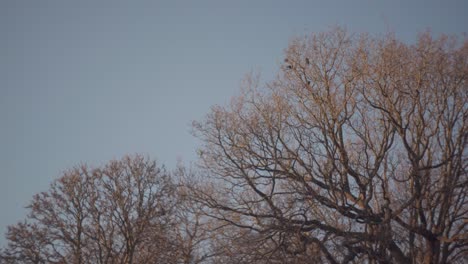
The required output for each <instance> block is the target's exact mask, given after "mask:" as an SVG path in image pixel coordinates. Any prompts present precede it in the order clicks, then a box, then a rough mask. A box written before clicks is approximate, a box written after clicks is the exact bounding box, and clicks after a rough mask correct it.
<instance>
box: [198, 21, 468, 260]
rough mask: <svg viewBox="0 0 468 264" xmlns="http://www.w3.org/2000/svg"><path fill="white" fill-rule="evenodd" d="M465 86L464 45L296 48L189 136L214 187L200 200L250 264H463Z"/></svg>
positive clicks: (319, 44)
mask: <svg viewBox="0 0 468 264" xmlns="http://www.w3.org/2000/svg"><path fill="white" fill-rule="evenodd" d="M467 81H468V41H466V40H465V39H464V40H463V41H462V42H461V43H460V42H458V41H457V40H456V39H455V38H451V37H445V36H442V37H439V38H437V39H434V38H433V37H432V36H431V35H430V34H429V33H425V34H421V35H420V36H419V39H418V41H417V42H416V43H415V44H412V45H408V44H405V43H402V42H400V41H398V40H397V39H396V38H395V37H394V36H392V35H387V36H385V37H383V38H372V37H369V36H359V37H356V36H349V35H348V34H347V33H346V32H345V31H344V30H342V29H336V30H333V31H330V32H326V33H321V34H315V35H312V36H310V37H304V38H297V39H295V40H293V41H292V42H291V44H290V46H289V47H288V48H287V50H286V59H285V62H284V65H283V67H282V71H281V73H280V75H279V77H278V78H277V79H276V80H275V81H273V82H271V83H269V84H268V85H267V87H266V88H261V87H260V88H259V79H258V78H256V77H252V76H251V77H250V78H248V79H247V81H246V87H245V89H244V91H243V92H242V94H241V95H240V96H239V97H237V98H235V99H234V100H233V102H232V103H231V105H230V106H229V107H215V108H213V110H212V112H211V113H210V114H209V115H208V117H207V118H206V120H204V121H203V122H200V123H196V124H195V125H194V126H195V134H196V135H197V136H199V137H200V138H201V139H202V140H203V141H204V146H203V147H202V149H201V150H200V151H199V153H200V156H201V159H202V161H203V166H204V167H205V169H206V171H207V172H208V174H210V175H211V181H212V182H213V184H214V186H216V187H215V188H214V189H213V188H211V189H210V188H206V184H205V186H200V188H199V189H198V190H196V191H194V199H197V201H198V202H200V203H202V204H203V205H204V206H206V207H207V208H210V210H209V212H207V214H208V215H210V216H211V217H213V218H214V219H218V220H219V221H220V226H221V227H223V226H224V227H226V228H227V229H226V230H229V229H236V230H238V234H240V233H242V234H243V235H244V236H245V237H248V239H247V240H248V241H250V243H254V244H256V246H255V247H254V246H250V250H246V248H245V247H244V248H243V249H242V248H239V250H238V254H239V258H242V257H244V258H248V259H249V260H253V261H255V262H257V261H259V259H263V260H264V259H276V260H278V261H280V262H281V261H283V262H285V263H286V262H290V263H301V262H300V259H301V257H304V256H305V258H303V259H305V260H306V262H307V261H308V263H310V262H311V261H313V258H312V257H311V256H314V257H315V260H316V262H317V263H322V262H328V263H350V262H354V263H361V262H363V261H366V262H367V263H449V262H450V263H463V262H466V261H467V253H468V237H467V231H468V230H467V224H468V222H467V218H468V215H467V214H468V211H467V210H468V204H467V202H468V201H467V188H468V177H467V172H466V169H467V155H466V154H467V152H466V145H467V139H468V130H467V121H468V104H467V95H468V87H467ZM229 232H230V233H231V234H233V232H232V231H229ZM236 239H238V238H236V237H233V238H232V240H231V243H234V242H235V241H237V240H236ZM244 244H247V243H244ZM251 245H252V244H251ZM280 255H281V257H283V259H282V260H279V259H280V257H279V256H280ZM307 256H309V258H307ZM255 257H256V258H257V259H255ZM288 259H289V260H290V261H289V260H288Z"/></svg>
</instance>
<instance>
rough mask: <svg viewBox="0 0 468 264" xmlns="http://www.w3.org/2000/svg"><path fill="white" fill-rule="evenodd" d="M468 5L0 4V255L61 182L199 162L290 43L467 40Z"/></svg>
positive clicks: (34, 0)
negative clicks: (425, 37)
mask: <svg viewBox="0 0 468 264" xmlns="http://www.w3.org/2000/svg"><path fill="white" fill-rule="evenodd" d="M467 11H468V1H463V0H460V1H447V0H446V1H443V0H440V1H427V0H426V1H423V0H418V1H411V0H408V1H377V0H374V1H371V0H353V1H351V0H346V1H345V0H343V1H336V0H335V1H294V0H288V1H267V0H265V1H254V0H245V1H244V0H242V1H239V0H236V1H220V0H217V1H216V0H212V1H205V0H197V1H195V0H194V1H174V0H172V1H136V0H135V1H116V0H108V1H103V0H101V1H100V0H93V1H84V0H79V1H63V0H57V1H45V0H41V1H38V0H30V1H22V0H2V1H0V34H1V35H0V39H1V41H0V168H1V170H0V233H1V238H0V245H2V244H4V243H5V240H4V238H3V234H4V233H5V231H6V227H7V225H10V224H14V223H15V222H16V221H18V220H20V219H22V218H24V216H25V213H26V210H25V209H24V206H25V205H27V203H28V202H29V201H30V200H31V198H32V196H33V195H34V194H35V193H38V192H40V191H45V190H47V188H48V185H49V184H50V182H51V181H52V180H53V179H55V178H57V177H58V176H60V173H61V172H62V171H63V170H65V169H67V168H70V167H72V166H74V165H76V164H78V163H81V162H86V163H89V164H95V165H99V164H103V163H104V162H106V161H108V160H109V159H112V158H120V157H121V156H122V155H124V154H127V153H130V154H132V153H143V154H147V155H149V156H150V157H151V158H157V159H158V160H159V161H161V162H162V163H165V164H166V165H167V167H169V168H172V167H174V165H175V163H176V161H177V159H182V160H183V161H185V162H191V161H194V160H195V157H196V155H195V149H196V146H197V141H196V140H195V139H194V138H193V137H192V136H191V134H190V124H191V121H192V120H199V119H200V118H202V117H203V116H204V115H205V114H206V113H208V111H209V109H210V107H211V106H212V105H214V104H224V103H226V102H228V101H229V99H230V98H231V97H232V96H233V95H235V94H236V91H237V90H238V88H239V84H240V82H241V80H242V78H243V76H244V75H245V74H246V73H248V72H249V71H251V70H258V69H260V70H261V72H262V73H263V76H264V77H265V79H271V78H272V77H273V76H274V74H275V72H276V70H277V68H278V65H279V63H280V62H281V60H282V55H283V50H284V48H286V46H287V44H288V41H289V39H291V37H293V36H295V35H303V34H306V33H309V32H312V31H325V30H327V29H329V28H330V27H332V26H334V25H341V26H344V27H346V28H347V29H348V30H349V31H350V32H357V33H360V32H370V33H372V34H383V33H385V32H387V31H389V30H390V31H393V32H395V34H396V35H397V37H399V38H400V39H403V40H405V41H414V40H415V37H416V35H417V33H418V32H421V31H424V30H426V29H431V30H432V32H433V33H435V34H440V33H450V34H451V33H455V34H460V33H462V32H466V31H467V26H468V16H467V15H466V12H467Z"/></svg>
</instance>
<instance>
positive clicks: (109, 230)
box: [1, 156, 178, 264]
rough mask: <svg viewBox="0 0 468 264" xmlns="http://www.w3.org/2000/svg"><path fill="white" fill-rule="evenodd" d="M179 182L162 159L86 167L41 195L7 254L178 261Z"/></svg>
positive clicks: (12, 235)
mask: <svg viewBox="0 0 468 264" xmlns="http://www.w3.org/2000/svg"><path fill="white" fill-rule="evenodd" d="M174 197H175V186H174V184H173V183H172V182H171V179H170V177H169V174H168V173H167V172H166V171H165V170H164V169H163V168H159V167H157V165H156V163H155V162H154V161H150V160H148V159H145V158H143V157H141V156H134V157H130V156H126V157H124V158H123V159H122V160H115V161H111V162H109V163H108V164H107V165H106V166H104V167H102V168H97V169H91V168H89V167H87V166H80V167H77V168H74V169H72V170H70V171H67V172H66V173H64V175H63V176H62V177H61V178H59V179H58V180H56V181H55V182H54V183H52V185H51V187H50V190H49V191H47V192H43V193H40V194H38V195H36V196H34V198H33V201H32V203H31V205H30V206H29V207H28V208H29V209H30V214H29V217H28V219H27V220H26V221H25V222H24V223H19V224H17V225H14V226H11V227H9V230H8V233H7V238H8V240H9V244H8V247H7V248H6V249H4V250H3V252H2V254H1V256H2V259H3V260H5V261H8V262H14V263H16V262H22V263H125V264H127V263H128V264H130V263H154V262H158V261H161V262H164V263H175V261H176V260H177V259H178V257H177V254H178V253H177V252H178V251H177V250H176V249H177V245H176V244H175V242H173V241H175V237H176V236H175V235H176V233H175V232H174V231H173V230H174V224H175V216H174V215H173V212H174V211H173V209H174V207H175V203H176V199H175V198H174Z"/></svg>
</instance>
